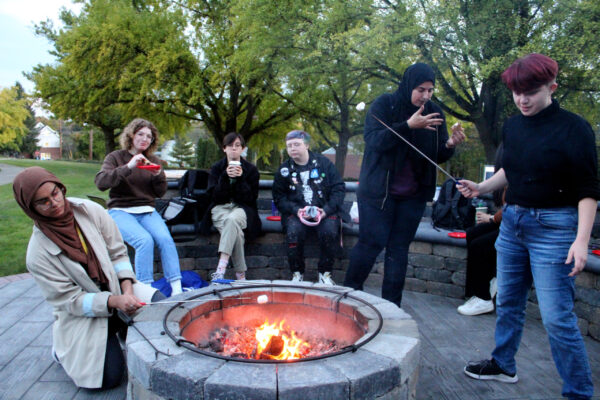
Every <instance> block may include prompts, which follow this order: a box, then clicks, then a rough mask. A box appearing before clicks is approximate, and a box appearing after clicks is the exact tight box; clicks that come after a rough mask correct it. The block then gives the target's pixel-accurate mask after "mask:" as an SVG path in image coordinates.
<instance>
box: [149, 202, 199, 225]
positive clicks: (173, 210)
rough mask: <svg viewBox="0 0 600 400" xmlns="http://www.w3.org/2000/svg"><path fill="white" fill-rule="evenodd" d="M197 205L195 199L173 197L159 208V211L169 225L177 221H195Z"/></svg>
mask: <svg viewBox="0 0 600 400" xmlns="http://www.w3.org/2000/svg"><path fill="white" fill-rule="evenodd" d="M195 207H196V200H194V199H190V198H187V197H173V198H172V199H170V200H169V201H168V202H166V204H163V205H162V207H160V208H159V209H158V213H159V214H160V215H161V216H162V217H163V219H164V220H165V222H166V223H167V224H168V225H171V224H175V223H195V222H196V221H195V211H196V210H195ZM186 215H187V218H186Z"/></svg>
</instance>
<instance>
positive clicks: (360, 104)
mask: <svg viewBox="0 0 600 400" xmlns="http://www.w3.org/2000/svg"><path fill="white" fill-rule="evenodd" d="M364 109H365V103H364V102H363V101H361V102H360V103H358V104H357V105H356V110H357V111H362V110H364Z"/></svg>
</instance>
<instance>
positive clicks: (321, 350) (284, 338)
mask: <svg viewBox="0 0 600 400" xmlns="http://www.w3.org/2000/svg"><path fill="white" fill-rule="evenodd" d="M300 336H301V337H302V338H300V337H298V335H296V332H295V331H293V330H291V329H290V328H289V327H287V326H286V325H285V320H282V321H280V322H275V323H273V324H270V323H269V321H268V320H266V321H265V322H264V323H263V324H262V325H260V326H259V327H258V328H257V327H256V326H254V327H251V326H237V327H222V328H218V329H216V330H214V331H213V332H212V333H211V334H210V337H209V338H208V339H207V340H206V341H201V342H199V343H198V344H197V346H198V347H200V348H210V349H211V350H212V351H214V352H215V353H220V354H223V355H225V356H229V357H239V358H246V359H252V358H253V359H257V360H259V359H262V360H269V359H271V360H296V359H299V358H306V357H313V356H318V355H322V354H327V353H331V352H334V351H338V350H339V349H340V348H342V347H344V346H346V345H347V343H342V342H338V341H337V340H335V339H327V338H322V337H316V336H314V335H310V334H306V333H301V334H300Z"/></svg>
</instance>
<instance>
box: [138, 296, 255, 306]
mask: <svg viewBox="0 0 600 400" xmlns="http://www.w3.org/2000/svg"><path fill="white" fill-rule="evenodd" d="M226 299H227V300H252V297H229V298H226ZM200 301H203V302H206V299H192V300H170V301H153V302H151V303H144V302H143V301H142V302H140V303H139V304H141V305H142V306H154V305H161V304H179V303H198V302H200Z"/></svg>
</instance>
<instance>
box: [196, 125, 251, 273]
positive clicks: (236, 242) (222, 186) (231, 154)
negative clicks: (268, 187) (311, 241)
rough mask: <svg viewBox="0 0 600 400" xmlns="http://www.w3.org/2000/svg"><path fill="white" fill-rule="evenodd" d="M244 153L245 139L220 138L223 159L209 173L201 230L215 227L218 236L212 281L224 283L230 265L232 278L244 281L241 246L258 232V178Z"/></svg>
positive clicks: (232, 133) (229, 134) (237, 135)
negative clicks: (207, 199) (222, 281)
mask: <svg viewBox="0 0 600 400" xmlns="http://www.w3.org/2000/svg"><path fill="white" fill-rule="evenodd" d="M245 150H246V142H245V141H244V137H243V136H242V135H240V134H239V133H237V132H231V133H228V134H227V135H225V137H224V138H223V153H225V157H224V158H223V159H222V160H220V161H217V162H216V163H215V164H214V165H213V166H212V167H211V169H210V176H209V178H208V189H207V190H208V192H209V194H210V196H211V202H210V205H209V206H208V210H207V212H206V214H205V215H204V218H203V219H202V224H201V227H200V229H201V232H202V233H204V234H209V233H210V228H211V226H214V227H215V228H216V229H217V230H218V231H219V233H220V234H221V239H220V240H219V262H218V264H217V270H216V271H215V272H214V273H212V275H211V280H219V279H223V278H224V277H225V271H226V269H227V266H228V265H229V262H230V261H231V263H232V264H233V267H234V269H235V278H236V279H237V280H245V279H246V270H247V269H248V267H247V266H246V259H245V255H244V243H245V240H246V239H251V238H254V237H256V236H258V235H259V234H260V232H261V228H262V225H261V222H260V218H259V217H258V206H257V204H256V200H257V199H258V181H259V179H260V174H259V172H258V169H257V168H256V166H255V165H253V164H252V163H250V162H248V161H246V160H245V159H244V158H243V157H242V154H243V153H244V151H245Z"/></svg>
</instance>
